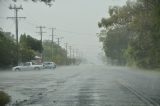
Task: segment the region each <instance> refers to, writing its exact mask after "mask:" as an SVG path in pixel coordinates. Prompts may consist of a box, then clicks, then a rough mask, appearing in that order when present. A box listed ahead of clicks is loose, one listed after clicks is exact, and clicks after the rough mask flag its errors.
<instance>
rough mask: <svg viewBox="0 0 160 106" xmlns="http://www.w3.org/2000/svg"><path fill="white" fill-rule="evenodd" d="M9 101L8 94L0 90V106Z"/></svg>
mask: <svg viewBox="0 0 160 106" xmlns="http://www.w3.org/2000/svg"><path fill="white" fill-rule="evenodd" d="M9 102H10V96H9V95H8V94H7V93H5V92H3V91H0V106H5V105H6V104H8V103H9Z"/></svg>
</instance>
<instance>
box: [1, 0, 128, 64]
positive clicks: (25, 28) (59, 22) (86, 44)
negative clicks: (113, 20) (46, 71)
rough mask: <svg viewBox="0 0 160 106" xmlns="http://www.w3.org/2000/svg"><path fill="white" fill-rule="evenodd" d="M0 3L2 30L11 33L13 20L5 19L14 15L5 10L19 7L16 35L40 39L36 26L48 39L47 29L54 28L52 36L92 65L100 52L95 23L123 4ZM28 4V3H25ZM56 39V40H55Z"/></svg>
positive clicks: (105, 0)
mask: <svg viewBox="0 0 160 106" xmlns="http://www.w3.org/2000/svg"><path fill="white" fill-rule="evenodd" d="M18 1H19V2H18V3H14V2H12V1H11V0H0V27H1V28H3V30H4V31H9V32H12V33H13V34H15V23H14V20H11V19H8V20H7V19H6V17H8V16H14V11H13V10H9V9H8V7H9V5H10V4H11V5H14V4H16V5H17V6H19V5H21V4H22V7H23V10H20V11H19V12H18V14H19V16H24V17H27V18H26V19H21V20H20V21H19V35H20V34H22V33H26V34H29V35H31V36H32V37H34V38H37V39H40V35H38V34H37V33H36V32H38V31H39V30H38V29H37V28H36V26H39V25H42V26H45V27H46V28H45V29H44V31H45V32H47V33H45V34H44V36H43V39H51V36H49V35H51V30H49V29H48V28H50V27H55V28H56V30H55V34H56V35H58V36H63V37H64V39H63V41H62V42H61V45H64V43H65V42H68V43H69V44H70V45H71V46H73V48H75V49H79V51H81V52H83V54H84V57H86V58H87V59H88V61H89V62H92V63H100V60H98V54H99V53H101V52H102V45H101V43H99V41H98V38H97V37H96V33H98V32H99V28H98V25H97V23H98V22H99V21H100V20H101V18H102V17H108V8H109V6H114V5H119V6H121V5H124V4H125V2H126V0H56V1H55V2H54V3H53V5H52V7H49V6H46V5H45V4H44V3H39V2H37V3H33V2H23V0H22V1H21V0H18ZM28 1H30V0H28ZM55 40H56V39H55Z"/></svg>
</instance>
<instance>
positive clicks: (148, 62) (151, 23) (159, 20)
mask: <svg viewBox="0 0 160 106" xmlns="http://www.w3.org/2000/svg"><path fill="white" fill-rule="evenodd" d="M159 4H160V1H159V0H152V1H149V0H137V2H130V1H127V3H126V5H124V6H122V7H117V6H115V7H111V8H110V9H109V14H110V17H109V18H103V19H102V20H101V22H99V23H98V25H99V27H104V28H106V29H107V30H108V33H107V36H106V38H105V39H107V40H104V41H103V44H104V47H106V48H104V50H105V53H106V55H107V56H108V57H111V58H113V55H115V57H116V56H117V55H118V54H114V53H113V51H116V52H118V50H119V49H120V50H123V51H124V52H123V53H122V54H123V55H121V56H120V57H122V56H125V58H126V61H127V63H129V64H135V65H137V66H138V67H141V68H158V67H160V65H159V64H160V47H159V45H160V14H159V13H160V7H159ZM123 28H124V29H126V30H127V33H126V34H125V32H126V30H123ZM118 29H121V31H120V32H118V33H115V35H114V34H111V33H110V32H113V31H116V30H118ZM121 34H123V36H122V35H121ZM124 35H127V36H124ZM121 37H122V39H121ZM126 38H128V42H127V43H125V49H124V48H121V47H119V45H120V44H119V43H117V44H115V42H114V41H119V42H121V43H122V42H124V41H123V40H124V39H126ZM116 39H117V40H116ZM113 42H114V43H113ZM109 44H110V45H109ZM118 44H119V45H118ZM115 45H117V47H118V48H116V50H115ZM109 47H110V48H109ZM112 53H113V54H112ZM119 53H120V54H121V52H119Z"/></svg>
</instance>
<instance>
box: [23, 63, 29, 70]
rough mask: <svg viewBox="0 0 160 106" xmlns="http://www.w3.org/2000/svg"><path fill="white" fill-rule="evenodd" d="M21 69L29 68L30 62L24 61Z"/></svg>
mask: <svg viewBox="0 0 160 106" xmlns="http://www.w3.org/2000/svg"><path fill="white" fill-rule="evenodd" d="M23 70H30V63H29V62H26V63H24V66H23Z"/></svg>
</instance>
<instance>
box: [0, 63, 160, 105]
mask: <svg viewBox="0 0 160 106" xmlns="http://www.w3.org/2000/svg"><path fill="white" fill-rule="evenodd" d="M0 90H3V91H5V92H7V93H8V94H9V95H10V96H11V98H12V102H11V103H10V104H9V105H8V106H160V73H159V72H153V71H140V70H137V69H129V68H122V67H109V66H108V67H107V66H100V65H99V66H98V65H97V66H96V65H80V66H69V67H60V68H57V69H55V70H40V71H34V70H32V71H16V72H15V71H2V72H0Z"/></svg>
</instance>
